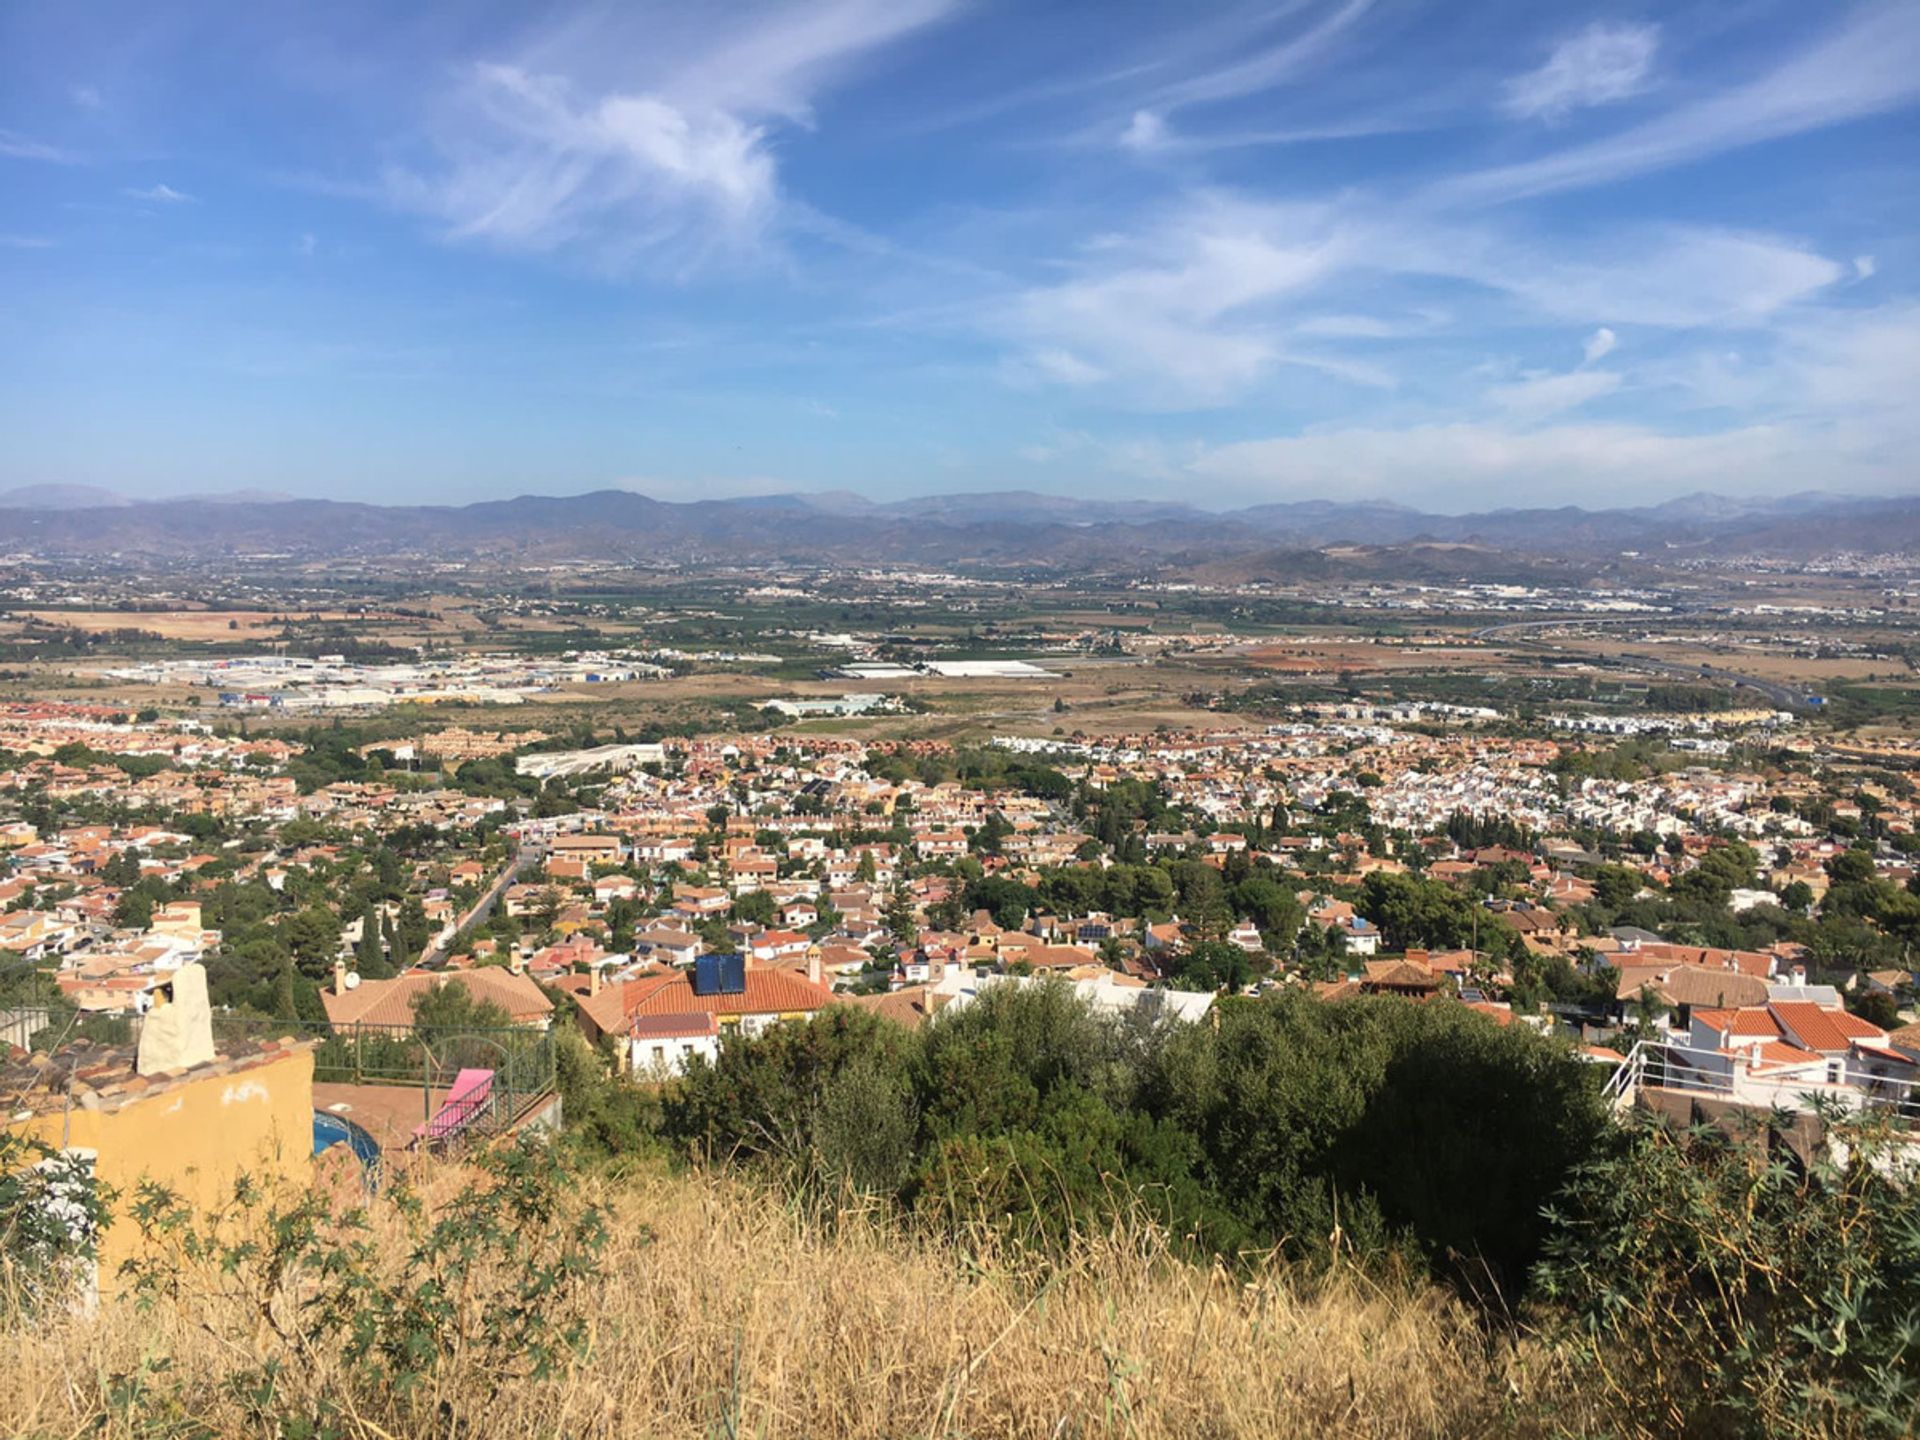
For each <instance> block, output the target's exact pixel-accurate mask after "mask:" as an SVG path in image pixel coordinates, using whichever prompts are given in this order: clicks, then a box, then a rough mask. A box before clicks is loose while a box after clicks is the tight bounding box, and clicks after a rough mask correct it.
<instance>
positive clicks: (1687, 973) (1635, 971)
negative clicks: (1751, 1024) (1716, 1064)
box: [1614, 957, 1767, 1009]
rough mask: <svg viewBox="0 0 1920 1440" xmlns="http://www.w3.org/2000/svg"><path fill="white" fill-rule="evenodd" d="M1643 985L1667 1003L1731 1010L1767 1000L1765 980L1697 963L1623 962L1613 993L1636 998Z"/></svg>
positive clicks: (1625, 997)
mask: <svg viewBox="0 0 1920 1440" xmlns="http://www.w3.org/2000/svg"><path fill="white" fill-rule="evenodd" d="M1622 958H1625V957H1622ZM1642 986H1646V987H1648V988H1649V989H1651V990H1652V991H1653V992H1654V994H1655V995H1657V996H1658V997H1659V998H1660V999H1661V1000H1663V1001H1664V1002H1666V1003H1667V1004H1669V1005H1705V1006H1711V1007H1713V1008H1714V1009H1731V1008H1734V1007H1737V1006H1745V1005H1763V1004H1765V1003H1766V999H1767V982H1766V981H1764V980H1756V979H1754V978H1753V977H1752V976H1751V975H1742V974H1741V973H1740V972H1739V971H1737V970H1702V969H1701V968H1700V967H1698V966H1696V965H1622V966H1621V967H1620V985H1619V988H1618V989H1617V990H1616V991H1615V992H1614V994H1615V995H1616V996H1617V997H1618V998H1619V999H1621V1000H1635V999H1638V998H1639V995H1640V989H1641V987H1642Z"/></svg>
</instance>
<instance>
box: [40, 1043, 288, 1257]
mask: <svg viewBox="0 0 1920 1440" xmlns="http://www.w3.org/2000/svg"><path fill="white" fill-rule="evenodd" d="M17 1128H18V1129H19V1130H20V1131H21V1132H23V1133H25V1134H30V1135H34V1136H37V1137H38V1138H39V1139H41V1140H42V1141H44V1142H46V1143H47V1144H49V1145H53V1146H61V1145H65V1146H68V1147H70V1148H73V1149H79V1150H91V1151H92V1152H93V1153H94V1154H95V1156H96V1157H97V1159H96V1160H95V1161H94V1175H95V1177H96V1178H97V1179H98V1180H99V1181H100V1182H101V1183H103V1184H105V1185H110V1186H112V1187H113V1188H114V1189H115V1190H116V1191H118V1192H119V1202H118V1204H116V1205H115V1207H114V1215H113V1222H112V1223H111V1224H110V1225H109V1226H108V1227H107V1230H106V1233H105V1235H103V1236H102V1237H101V1242H100V1256H99V1262H100V1263H99V1273H100V1284H101V1288H102V1289H103V1290H111V1289H113V1288H114V1287H115V1277H116V1276H117V1275H118V1274H119V1271H120V1266H121V1264H122V1262H124V1261H126V1260H128V1259H130V1258H132V1257H133V1256H134V1255H136V1254H137V1253H138V1252H139V1248H140V1228H139V1226H138V1225H137V1224H136V1223H135V1222H134V1221H133V1219H132V1218H131V1217H130V1216H129V1215H128V1213H127V1211H128V1208H129V1207H130V1206H131V1205H132V1204H133V1201H134V1198H135V1191H136V1190H137V1189H138V1187H139V1185H140V1182H141V1181H142V1180H148V1179H151V1180H155V1181H158V1182H160V1183H161V1184H163V1185H165V1186H167V1187H168V1188H169V1189H171V1190H173V1191H174V1192H175V1193H176V1194H178V1195H179V1196H181V1197H182V1198H183V1199H185V1200H186V1201H188V1202H189V1203H190V1204H191V1205H192V1206H193V1207H194V1208H195V1209H196V1210H200V1211H205V1210H209V1209H212V1208H213V1207H215V1206H218V1205H220V1204H221V1203H222V1202H223V1201H225V1200H227V1199H228V1198H229V1197H231V1195H232V1194H233V1182H234V1180H235V1179H236V1178H238V1177H239V1176H240V1175H241V1174H243V1173H244V1174H250V1175H252V1176H253V1177H254V1178H255V1179H256V1180H258V1181H260V1182H261V1184H262V1185H265V1186H272V1185H273V1184H275V1183H280V1182H290V1183H294V1184H299V1185H304V1184H306V1183H307V1182H308V1181H309V1180H310V1179H311V1177H312V1173H313V1052H312V1051H311V1050H307V1049H302V1050H294V1051H289V1052H287V1053H286V1054H284V1055H280V1056H276V1057H273V1058H271V1059H265V1060H261V1061H258V1062H255V1063H253V1064H250V1065H248V1066H246V1067H245V1068H244V1069H236V1070H233V1071H231V1072H229V1073H226V1074H219V1073H211V1074H208V1075H206V1076H195V1075H191V1074H189V1075H187V1076H184V1077H182V1078H180V1079H177V1080H169V1081H164V1082H159V1083H158V1084H156V1087H155V1090H154V1092H153V1093H151V1094H147V1095H142V1096H139V1097H138V1098H135V1099H130V1100H126V1101H123V1102H122V1104H121V1105H120V1108H118V1109H111V1110H109V1109H101V1110H86V1109H83V1108H81V1107H80V1106H78V1105H76V1106H74V1107H73V1109H72V1110H71V1111H69V1112H67V1113H66V1114H64V1115H63V1114H62V1113H61V1112H59V1111H55V1112H53V1113H51V1114H47V1115H40V1116H36V1117H35V1118H34V1119H32V1120H28V1121H23V1122H20V1124H19V1125H18V1126H17Z"/></svg>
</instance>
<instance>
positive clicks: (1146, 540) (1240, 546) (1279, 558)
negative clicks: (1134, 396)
mask: <svg viewBox="0 0 1920 1440" xmlns="http://www.w3.org/2000/svg"><path fill="white" fill-rule="evenodd" d="M1335 546H1359V547H1416V548H1421V549H1424V550H1425V551H1427V552H1428V559H1429V560H1434V561H1436V563H1439V564H1440V568H1442V569H1446V568H1448V566H1449V565H1453V566H1454V567H1455V568H1459V567H1461V566H1469V567H1471V566H1472V565H1473V564H1474V563H1475V562H1471V561H1469V560H1468V559H1467V557H1466V556H1464V555H1463V556H1461V558H1460V559H1458V560H1457V561H1452V562H1447V561H1441V560H1439V559H1438V556H1439V555H1440V554H1441V553H1442V552H1441V550H1440V548H1439V547H1449V548H1452V549H1463V550H1466V551H1475V552H1496V553H1504V554H1508V555H1511V556H1523V557H1537V558H1545V559H1554V558H1558V559H1562V560H1567V561H1574V562H1580V563H1583V564H1587V565H1591V564H1593V563H1594V562H1606V563H1608V564H1618V563H1635V562H1637V563H1642V564H1658V563H1660V562H1661V561H1663V560H1670V559H1676V558H1683V557H1686V556H1690V555H1710V556H1717V557H1734V556H1742V555H1754V556H1779V557H1785V558H1795V557H1800V558H1804V557H1807V556H1811V555H1817V554H1824V553H1832V552H1839V551H1855V552H1871V553H1887V552H1892V551H1905V550H1916V549H1920V497H1900V498H1890V499H1889V498H1881V499H1861V498H1849V497H1836V496H1831V495H1822V494H1817V493H1807V494H1801V495H1791V496H1785V497H1777V498H1740V497H1729V496H1722V495H1714V494H1697V495H1689V496H1685V497H1682V498H1680V499H1676V500H1670V501H1667V502H1665V503H1664V504H1660V505H1653V506H1640V507H1632V508H1622V509H1594V510H1589V509H1582V508H1579V507H1575V506H1565V507H1560V508H1556V509H1498V510H1489V511H1482V512H1478V513H1473V514H1464V515H1438V514H1431V513H1427V512H1423V511H1420V510H1415V509H1411V508H1409V507H1407V506H1403V505H1398V504H1394V503H1391V502H1384V501H1361V502H1353V503H1343V502H1340V501H1332V500H1306V501H1290V502H1282V503H1275V504H1266V505H1255V506H1250V507H1247V508H1244V509H1239V510H1232V511H1224V512H1223V511H1208V510H1202V509H1199V508H1197V507H1194V506H1190V505H1185V504H1179V503H1173V502H1156V501H1146V500H1087V499H1080V498H1075V497H1069V496H1061V495H1046V494H1039V493H1036V492H1032V491H993V492H985V493H976V494H954V495H929V496H920V497H916V498H913V499H907V500H896V501H884V502H882V501H873V500H868V499H866V498H864V497H862V496H859V495H856V494H852V493H849V492H845V491H830V492H822V493H796V494H785V495H765V496H754V497H748V498H741V499H729V500H702V501H692V502H686V503H676V502H671V501H663V500H655V499H651V498H649V497H648V496H645V495H641V494H638V493H635V492H633V491H628V490H598V491H592V492H589V493H586V494H580V495H564V496H551V495H522V496H519V497H517V498H515V499H512V500H488V501H479V502H476V503H473V504H469V505H371V504H365V503H362V502H358V501H336V500H310V499H296V498H291V497H286V496H281V495H276V494H271V493H265V492H259V491H241V492H236V493H232V494H223V495H200V496H181V497H176V498H172V499H166V500H137V499H131V498H128V497H126V496H121V495H117V494H115V493H113V492H111V491H105V490H96V489H93V488H91V487H84V486H51V485H50V486H31V487H26V488H24V489H18V490H12V491H6V492H0V550H6V551H11V552H14V553H21V552H27V553H35V554H51V555H76V556H78V555H94V556H101V555H108V554H117V555H121V556H142V555H145V556H152V557H155V558H175V559H188V558H201V559H212V558H218V557H222V556H228V557H240V556H246V555H256V556H257V555H262V554H276V555H291V556H294V557H299V558H308V559H323V558H328V557H348V556H356V557H363V558H376V557H396V558H399V557H408V556H424V557H434V558H449V559H460V558H477V557H483V556H497V557H500V558H503V559H515V560H522V561H527V562H538V563H553V562H564V561H568V560H580V561H624V562H630V563H649V562H696V563H726V562H740V563H756V564H765V563H859V564H869V565H872V564H901V563H907V564H916V565H938V566H943V567H944V566H955V565H991V566H1014V567H1067V568H1079V569H1086V568H1101V569H1112V568H1125V569H1136V570H1137V569H1151V570H1165V571H1169V572H1175V573H1177V572H1181V571H1184V570H1189V569H1192V568H1194V567H1197V566H1205V565H1216V564H1218V563H1219V562H1220V561H1221V560H1222V559H1223V558H1229V559H1232V560H1233V561H1234V568H1236V569H1238V570H1241V571H1246V570H1248V569H1249V567H1251V569H1252V570H1253V571H1258V570H1259V569H1261V568H1262V566H1263V564H1265V563H1267V562H1268V560H1270V562H1271V564H1272V565H1275V566H1280V567H1282V568H1285V569H1287V570H1290V571H1293V572H1294V573H1298V571H1297V566H1296V564H1295V563H1293V562H1289V561H1288V560H1287V559H1286V557H1288V556H1295V557H1297V556H1298V555H1299V554H1300V553H1302V552H1308V551H1313V552H1320V551H1325V550H1326V549H1328V548H1329V547H1335ZM1263 557H1266V558H1265V559H1263ZM1363 568H1364V567H1363ZM1478 568H1480V569H1486V568H1488V567H1487V565H1486V564H1485V563H1484V562H1482V563H1479V564H1478Z"/></svg>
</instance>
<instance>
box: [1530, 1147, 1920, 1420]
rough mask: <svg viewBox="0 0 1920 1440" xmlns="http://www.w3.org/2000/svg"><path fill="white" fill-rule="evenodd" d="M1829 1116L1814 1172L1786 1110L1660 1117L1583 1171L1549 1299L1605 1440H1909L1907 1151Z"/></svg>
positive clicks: (1912, 1357) (1917, 1232) (1913, 1348)
mask: <svg viewBox="0 0 1920 1440" xmlns="http://www.w3.org/2000/svg"><path fill="white" fill-rule="evenodd" d="M1827 1119H1828V1120H1829V1122H1830V1123H1829V1126H1828V1137H1827V1138H1828V1144H1827V1145H1826V1146H1824V1147H1822V1148H1821V1150H1820V1151H1819V1158H1818V1159H1816V1160H1815V1161H1814V1162H1813V1163H1812V1164H1804V1163H1802V1162H1801V1161H1800V1160H1799V1159H1797V1158H1796V1157H1795V1155H1794V1153H1793V1152H1792V1150H1791V1149H1790V1148H1789V1147H1788V1146H1787V1145H1786V1144H1785V1143H1784V1134H1783V1128H1782V1122H1783V1120H1784V1117H1782V1116H1775V1117H1773V1118H1772V1119H1770V1120H1765V1121H1760V1122H1754V1123H1750V1124H1745V1125H1741V1126H1736V1127H1733V1129H1732V1132H1731V1133H1728V1132H1727V1131H1721V1130H1714V1129H1709V1128H1705V1127H1699V1128H1694V1129H1690V1130H1679V1129H1674V1128H1670V1127H1668V1126H1666V1125H1663V1124H1661V1123H1659V1122H1658V1121H1654V1120H1651V1119H1647V1120H1644V1121H1643V1122H1642V1123H1640V1124H1639V1125H1638V1127H1637V1128H1636V1129H1635V1130H1634V1131H1633V1133H1632V1137H1631V1143H1630V1144H1629V1145H1628V1146H1627V1147H1626V1148H1625V1149H1624V1150H1622V1151H1621V1152H1620V1153H1617V1154H1612V1155H1608V1156H1605V1157H1604V1158H1602V1159H1599V1160H1596V1161H1595V1162H1593V1163H1592V1164H1589V1165H1586V1166H1583V1167H1581V1169H1580V1170H1579V1171H1578V1173H1577V1175H1576V1177H1575V1179H1574V1182H1573V1184H1572V1185H1571V1187H1570V1188H1569V1190H1568V1193H1567V1195H1566V1197H1565V1199H1564V1200H1563V1202H1562V1203H1561V1205H1560V1206H1559V1208H1558V1209H1557V1211H1556V1213H1555V1216H1554V1220H1555V1231H1554V1234H1553V1237H1552V1239H1551V1240H1550V1242H1549V1244H1548V1247H1547V1254H1546V1258H1545V1259H1544V1260H1543V1261H1542V1263H1541V1265H1540V1267H1539V1270H1538V1271H1537V1275H1536V1279H1537V1288H1538V1291H1539V1294H1540V1296H1541V1298H1542V1300H1543V1301H1545V1302H1547V1303H1549V1304H1550V1305H1552V1306H1553V1307H1556V1313H1559V1314H1562V1315H1564V1317H1565V1318H1564V1320H1562V1321H1561V1322H1560V1324H1559V1325H1558V1327H1557V1328H1558V1331H1559V1334H1560V1336H1561V1338H1563V1339H1564V1340H1565V1341H1567V1342H1568V1343H1569V1344H1571V1345H1572V1346H1574V1347H1576V1348H1577V1349H1578V1350H1579V1351H1580V1352H1582V1353H1583V1354H1584V1357H1585V1359H1586V1362H1587V1364H1588V1365H1589V1366H1590V1369H1591V1373H1593V1374H1594V1375H1596V1376H1597V1377H1598V1381H1599V1385H1598V1386H1597V1387H1596V1388H1597V1392H1598V1393H1597V1398H1598V1400H1599V1402H1600V1404H1601V1408H1602V1409H1603V1411H1604V1412H1605V1418H1606V1421H1607V1424H1608V1427H1609V1428H1617V1431H1618V1433H1622V1434H1627V1435H1634V1436H1656V1435H1674V1434H1687V1435H1729V1436H1755V1437H1761V1436H1766V1437H1774V1436H1780V1437H1805V1440H1814V1437H1818V1436H1837V1437H1860V1440H1870V1437H1894V1436H1904V1435H1911V1434H1913V1433H1914V1426H1915V1423H1916V1418H1917V1417H1920V1379H1916V1364H1915V1362H1916V1359H1920V1203H1916V1196H1915V1191H1914V1189H1913V1175H1912V1173H1911V1166H1912V1160H1911V1158H1910V1157H1911V1151H1910V1149H1908V1148H1906V1147H1905V1146H1904V1145H1903V1144H1902V1143H1901V1142H1902V1139H1903V1138H1904V1137H1901V1136H1898V1135H1896V1133H1895V1132H1892V1131H1890V1130H1889V1129H1887V1128H1885V1126H1884V1125H1883V1124H1882V1123H1881V1122H1878V1121H1865V1120H1862V1119H1860V1118H1857V1117H1852V1116H1845V1115H1841V1114H1838V1113H1836V1112H1832V1111H1829V1112H1827ZM1903 1153H1904V1155H1905V1156H1906V1157H1907V1158H1905V1160H1904V1165H1905V1167H1906V1173H1905V1174H1902V1173H1900V1169H1901V1163H1902V1162H1901V1158H1900V1157H1901V1156H1902V1155H1903Z"/></svg>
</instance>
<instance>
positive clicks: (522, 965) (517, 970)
mask: <svg viewBox="0 0 1920 1440" xmlns="http://www.w3.org/2000/svg"><path fill="white" fill-rule="evenodd" d="M507 968H508V969H509V970H511V971H513V973H514V974H516V975H524V974H526V973H527V957H526V954H525V952H523V951H521V950H517V949H516V950H515V951H514V952H513V959H511V960H509V961H508V962H507Z"/></svg>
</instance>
